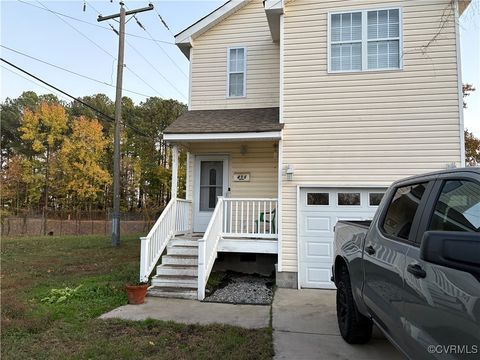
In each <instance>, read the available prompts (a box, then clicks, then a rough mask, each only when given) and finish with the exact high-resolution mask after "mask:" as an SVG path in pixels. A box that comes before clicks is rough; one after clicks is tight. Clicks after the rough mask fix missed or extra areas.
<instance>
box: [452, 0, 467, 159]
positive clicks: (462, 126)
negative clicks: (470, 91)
mask: <svg viewBox="0 0 480 360" xmlns="http://www.w3.org/2000/svg"><path fill="white" fill-rule="evenodd" d="M458 23H459V12H458V2H455V47H456V49H455V50H456V52H457V86H458V115H459V122H460V124H459V127H460V167H464V166H465V160H466V159H465V121H464V118H463V82H462V54H461V49H460V29H459V24H458Z"/></svg>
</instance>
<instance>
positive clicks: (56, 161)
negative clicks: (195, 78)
mask: <svg viewBox="0 0 480 360" xmlns="http://www.w3.org/2000/svg"><path fill="white" fill-rule="evenodd" d="M80 100H82V101H83V102H85V103H87V104H89V105H91V106H92V107H94V108H95V109H97V110H99V111H101V112H102V113H103V114H105V115H107V116H109V117H111V118H113V117H114V114H115V104H114V102H113V101H112V100H111V99H110V98H108V96H106V95H104V94H95V95H92V96H85V97H83V98H81V99H80ZM184 111H186V106H185V105H184V104H182V103H180V102H178V101H176V100H165V99H161V98H158V97H151V98H148V99H146V100H145V101H143V102H141V103H139V104H138V105H136V104H135V103H134V102H133V101H132V100H131V99H130V98H128V97H124V98H123V99H122V130H121V171H120V173H121V175H120V181H121V211H123V212H130V211H136V210H138V209H144V208H149V209H162V208H163V207H164V206H165V205H166V203H167V202H168V201H169V199H170V187H171V161H172V158H171V149H170V147H169V146H168V145H167V144H166V142H165V141H164V140H163V131H164V130H165V128H166V127H167V126H168V125H170V124H171V123H172V122H173V121H174V120H175V119H176V118H177V117H178V116H180V115H181V114H182V113H183V112H184ZM0 115H1V152H0V164H1V169H0V179H1V188H2V190H1V193H2V194H1V195H2V196H1V202H0V206H1V210H2V213H3V215H8V214H16V213H18V212H21V211H25V210H29V211H35V212H39V211H40V212H41V211H45V210H65V211H85V210H88V211H92V210H96V211H98V210H100V211H105V210H107V209H110V208H111V207H112V177H113V133H114V124H113V122H112V121H111V119H108V118H107V117H105V116H99V115H98V114H97V113H96V112H95V111H93V110H91V109H89V108H87V107H85V106H84V105H82V104H81V103H80V102H78V101H72V102H65V101H61V100H60V99H58V98H57V97H56V96H55V95H52V94H47V95H37V94H36V93H35V92H32V91H27V92H24V93H23V94H22V95H21V96H19V97H18V98H16V99H10V98H7V99H6V100H5V101H4V102H3V103H1V113H0ZM185 157H186V155H185V154H180V166H179V167H180V168H179V182H180V186H179V189H182V188H183V186H182V183H183V184H184V182H185ZM179 195H182V194H179Z"/></svg>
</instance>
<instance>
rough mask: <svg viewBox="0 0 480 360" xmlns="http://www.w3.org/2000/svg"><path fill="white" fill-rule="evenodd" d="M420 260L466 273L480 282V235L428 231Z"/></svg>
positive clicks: (421, 247) (421, 249)
mask: <svg viewBox="0 0 480 360" xmlns="http://www.w3.org/2000/svg"><path fill="white" fill-rule="evenodd" d="M420 258H421V259H422V260H425V261H427V262H429V263H432V264H437V265H441V266H445V267H448V268H452V269H457V270H461V271H466V272H469V273H470V274H472V275H473V276H475V277H476V278H477V279H478V280H479V281H480V234H479V233H472V232H457V231H427V232H425V234H424V235H423V239H422V244H421V246H420Z"/></svg>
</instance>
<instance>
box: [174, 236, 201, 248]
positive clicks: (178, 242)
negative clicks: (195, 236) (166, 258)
mask: <svg viewBox="0 0 480 360" xmlns="http://www.w3.org/2000/svg"><path fill="white" fill-rule="evenodd" d="M167 246H168V247H172V246H185V247H198V241H196V240H190V239H182V238H174V239H172V240H170V242H169V243H168V245H167Z"/></svg>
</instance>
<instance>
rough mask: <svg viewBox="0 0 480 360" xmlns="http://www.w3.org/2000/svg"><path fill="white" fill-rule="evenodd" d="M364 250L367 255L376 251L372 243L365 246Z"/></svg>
mask: <svg viewBox="0 0 480 360" xmlns="http://www.w3.org/2000/svg"><path fill="white" fill-rule="evenodd" d="M365 251H366V252H367V254H368V255H373V254H375V252H376V251H375V249H374V248H373V246H372V245H370V246H367V247H366V248H365Z"/></svg>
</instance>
